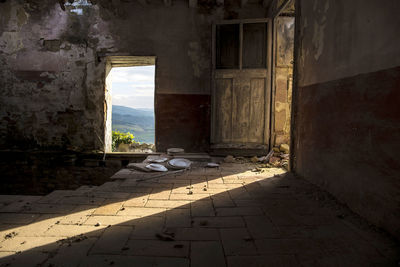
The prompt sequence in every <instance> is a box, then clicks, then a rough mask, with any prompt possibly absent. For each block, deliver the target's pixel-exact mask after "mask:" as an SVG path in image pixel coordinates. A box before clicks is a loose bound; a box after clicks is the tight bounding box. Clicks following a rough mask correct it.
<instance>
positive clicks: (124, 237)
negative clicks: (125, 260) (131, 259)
mask: <svg viewBox="0 0 400 267" xmlns="http://www.w3.org/2000/svg"><path fill="white" fill-rule="evenodd" d="M132 230H133V227H132V226H111V227H109V228H107V229H105V231H104V232H103V234H102V235H101V236H100V238H99V239H98V240H97V241H96V243H95V244H94V246H93V248H92V249H91V250H90V254H91V255H92V254H121V253H122V251H123V249H124V248H125V245H126V242H127V241H128V238H129V235H130V234H131V232H132Z"/></svg>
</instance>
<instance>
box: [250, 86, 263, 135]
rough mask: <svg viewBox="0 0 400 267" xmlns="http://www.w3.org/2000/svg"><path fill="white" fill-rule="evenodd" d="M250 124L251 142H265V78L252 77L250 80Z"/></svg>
mask: <svg viewBox="0 0 400 267" xmlns="http://www.w3.org/2000/svg"><path fill="white" fill-rule="evenodd" d="M250 92H251V95H250V125H249V132H248V133H249V134H248V138H249V140H248V141H249V142H250V143H263V141H264V127H265V122H266V120H265V98H264V92H265V79H251V82H250Z"/></svg>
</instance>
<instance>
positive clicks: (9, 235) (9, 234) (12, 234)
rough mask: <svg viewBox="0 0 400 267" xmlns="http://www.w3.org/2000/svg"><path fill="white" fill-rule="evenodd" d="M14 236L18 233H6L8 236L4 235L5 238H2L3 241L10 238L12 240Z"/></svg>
mask: <svg viewBox="0 0 400 267" xmlns="http://www.w3.org/2000/svg"><path fill="white" fill-rule="evenodd" d="M16 235H18V233H16V232H14V231H13V232H11V233H8V234H6V235H5V236H4V239H10V238H13V237H14V236H16Z"/></svg>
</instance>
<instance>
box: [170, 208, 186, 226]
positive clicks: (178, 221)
mask: <svg viewBox="0 0 400 267" xmlns="http://www.w3.org/2000/svg"><path fill="white" fill-rule="evenodd" d="M166 215H167V218H166V222H165V225H166V227H190V226H191V217H190V209H172V210H167V214H166Z"/></svg>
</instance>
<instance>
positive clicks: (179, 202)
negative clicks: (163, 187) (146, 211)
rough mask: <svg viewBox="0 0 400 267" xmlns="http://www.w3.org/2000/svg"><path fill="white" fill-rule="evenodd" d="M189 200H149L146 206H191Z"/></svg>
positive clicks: (181, 207) (170, 207)
mask: <svg viewBox="0 0 400 267" xmlns="http://www.w3.org/2000/svg"><path fill="white" fill-rule="evenodd" d="M188 204H190V201H189V200H148V201H147V203H146V205H145V207H147V208H169V209H172V208H180V209H184V208H186V209H188V208H190V205H188Z"/></svg>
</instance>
